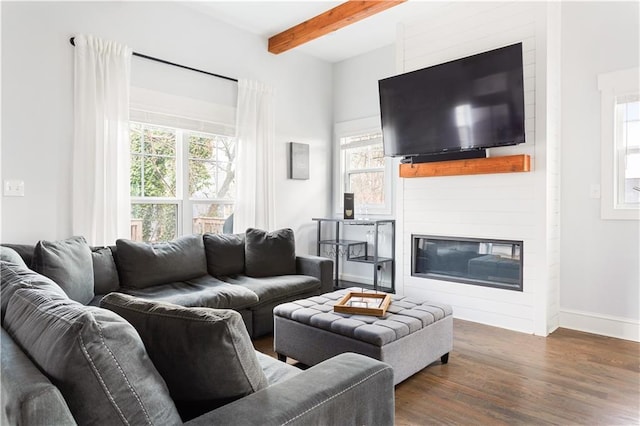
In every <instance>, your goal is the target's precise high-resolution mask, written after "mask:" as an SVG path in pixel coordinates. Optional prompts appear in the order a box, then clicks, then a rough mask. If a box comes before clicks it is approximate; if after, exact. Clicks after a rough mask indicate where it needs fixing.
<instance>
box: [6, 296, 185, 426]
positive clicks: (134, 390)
mask: <svg viewBox="0 0 640 426" xmlns="http://www.w3.org/2000/svg"><path fill="white" fill-rule="evenodd" d="M4 327H5V329H6V330H7V331H8V332H9V334H10V335H11V336H12V338H13V339H14V340H15V341H16V342H17V343H18V344H19V345H20V346H21V347H22V348H23V349H24V350H25V352H26V353H27V354H28V355H29V356H30V357H31V359H32V360H33V361H34V362H35V363H36V364H37V365H38V366H39V367H40V369H41V370H42V371H43V372H44V373H45V374H46V375H47V376H48V377H49V379H50V380H51V381H52V382H53V384H55V385H56V386H57V387H58V389H60V392H61V393H62V395H63V396H64V398H65V400H66V401H67V404H68V406H69V409H70V411H71V413H72V414H73V416H74V418H75V420H76V421H77V422H78V424H115V423H122V424H162V425H164V424H167V425H169V424H180V422H181V419H180V417H179V415H178V412H177V410H176V408H175V405H174V403H173V401H172V400H171V398H170V397H169V392H168V390H167V387H166V384H165V382H164V380H163V379H162V377H160V375H159V374H158V372H157V370H156V369H155V367H154V366H153V364H152V363H151V361H150V360H149V357H148V355H147V353H146V352H145V348H144V345H143V343H142V341H141V340H140V336H139V335H138V333H137V332H136V331H135V329H134V328H133V327H132V326H131V324H129V323H128V322H126V321H125V320H124V319H122V318H121V317H119V316H118V315H116V314H114V313H113V312H110V311H108V310H105V309H101V308H94V307H89V306H83V305H81V304H79V303H77V302H74V301H72V300H70V299H66V298H60V297H57V296H55V295H52V294H51V293H50V292H46V291H42V290H38V289H20V290H18V291H16V292H15V294H14V295H13V298H12V300H11V303H10V304H9V307H8V308H7V315H6V317H5V324H4Z"/></svg>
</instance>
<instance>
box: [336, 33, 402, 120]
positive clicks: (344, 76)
mask: <svg viewBox="0 0 640 426" xmlns="http://www.w3.org/2000/svg"><path fill="white" fill-rule="evenodd" d="M395 74H396V70H395V46H394V45H390V46H386V47H382V48H380V49H376V50H373V51H371V52H368V53H365V54H363V55H360V56H356V57H354V58H350V59H348V60H345V61H342V62H337V63H335V64H333V120H334V122H336V123H340V122H343V121H350V120H357V119H359V118H366V117H372V116H380V101H379V98H378V80H380V79H383V78H387V77H391V76H393V75H395Z"/></svg>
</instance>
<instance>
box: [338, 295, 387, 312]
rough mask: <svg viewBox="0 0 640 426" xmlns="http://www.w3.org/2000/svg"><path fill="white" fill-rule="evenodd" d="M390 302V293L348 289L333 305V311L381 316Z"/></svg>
mask: <svg viewBox="0 0 640 426" xmlns="http://www.w3.org/2000/svg"><path fill="white" fill-rule="evenodd" d="M390 304H391V295H390V294H386V293H354V292H352V291H350V292H348V293H347V294H346V295H345V296H344V297H343V298H342V299H340V300H339V301H338V303H336V304H335V305H334V306H333V311H334V312H339V313H343V314H360V315H374V316H376V317H383V316H384V314H385V313H387V308H388V307H389V305H390Z"/></svg>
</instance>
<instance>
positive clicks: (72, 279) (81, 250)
mask: <svg viewBox="0 0 640 426" xmlns="http://www.w3.org/2000/svg"><path fill="white" fill-rule="evenodd" d="M32 267H33V269H34V270H35V271H36V272H39V273H41V274H42V275H44V276H46V277H49V278H51V279H52V280H53V281H54V282H56V283H57V284H58V285H59V286H60V287H61V288H62V289H63V290H64V292H65V293H67V296H69V298H70V299H73V300H75V301H76V302H80V303H82V304H87V303H89V302H90V301H91V299H93V296H94V293H93V260H92V259H91V249H90V248H89V245H88V244H87V241H86V240H85V239H84V237H72V238H67V239H66V240H61V241H39V242H38V244H36V247H35V250H34V252H33V265H32Z"/></svg>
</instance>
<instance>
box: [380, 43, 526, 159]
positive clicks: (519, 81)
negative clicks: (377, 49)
mask: <svg viewBox="0 0 640 426" xmlns="http://www.w3.org/2000/svg"><path fill="white" fill-rule="evenodd" d="M378 86H379V89H380V112H381V119H382V134H383V143H384V153H385V155H386V156H391V157H399V156H402V157H405V159H404V160H403V161H415V162H425V161H440V160H446V159H456V158H472V157H485V156H486V154H485V149H486V148H491V147H498V146H505V145H516V144H519V143H523V142H524V141H525V136H524V88H523V77H522V43H518V44H514V45H511V46H506V47H502V48H500V49H495V50H491V51H489V52H484V53H479V54H477V55H473V56H469V57H466V58H462V59H457V60H454V61H451V62H446V63H444V64H440V65H435V66H432V67H428V68H424V69H421V70H417V71H413V72H409V73H406V74H401V75H397V76H395V77H390V78H386V79H383V80H380V81H379V82H378Z"/></svg>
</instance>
